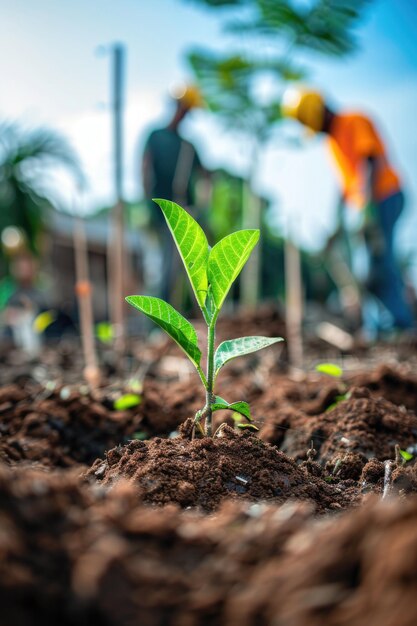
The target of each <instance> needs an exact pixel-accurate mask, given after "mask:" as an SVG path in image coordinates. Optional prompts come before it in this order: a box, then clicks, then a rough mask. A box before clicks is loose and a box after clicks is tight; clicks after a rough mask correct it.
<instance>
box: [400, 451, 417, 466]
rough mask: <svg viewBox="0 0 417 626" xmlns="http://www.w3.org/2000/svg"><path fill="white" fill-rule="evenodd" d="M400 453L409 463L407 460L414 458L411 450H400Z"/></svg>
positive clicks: (405, 461)
mask: <svg viewBox="0 0 417 626" xmlns="http://www.w3.org/2000/svg"><path fill="white" fill-rule="evenodd" d="M400 455H401V457H402V458H403V460H404V463H407V461H411V460H412V459H413V458H414V457H413V455H412V454H411V452H407V450H400Z"/></svg>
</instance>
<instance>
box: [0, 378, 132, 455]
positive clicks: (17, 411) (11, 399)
mask: <svg viewBox="0 0 417 626" xmlns="http://www.w3.org/2000/svg"><path fill="white" fill-rule="evenodd" d="M0 418H1V424H0V432H1V437H0V459H1V460H2V461H3V462H6V463H8V464H16V463H19V464H20V463H25V462H26V463H30V464H33V463H36V464H42V465H44V466H47V467H71V466H73V465H77V464H80V463H81V464H86V465H90V464H91V463H92V462H93V461H94V460H95V459H96V458H97V457H98V456H101V457H102V456H103V455H104V452H105V451H106V450H108V449H110V448H112V447H113V446H115V445H117V444H119V443H123V442H125V441H127V440H128V436H127V435H128V433H132V434H133V433H134V432H135V431H136V430H137V429H138V425H139V423H140V420H141V418H140V416H139V415H138V414H137V411H136V412H135V411H132V410H131V411H113V410H111V409H110V408H108V407H106V406H105V404H103V403H102V402H100V401H99V400H97V399H95V398H93V397H91V396H90V395H89V394H88V392H87V393H86V394H81V393H80V391H79V390H78V389H72V388H69V387H63V388H61V389H57V390H54V391H52V392H48V391H47V390H45V389H44V388H42V387H40V386H36V387H30V388H20V387H19V386H17V385H9V386H7V387H3V388H1V389H0Z"/></svg>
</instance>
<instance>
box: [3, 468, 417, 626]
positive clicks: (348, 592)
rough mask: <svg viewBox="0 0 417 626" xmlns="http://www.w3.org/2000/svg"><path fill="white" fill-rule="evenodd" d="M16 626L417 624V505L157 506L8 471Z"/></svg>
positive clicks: (7, 594) (117, 490) (6, 543)
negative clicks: (342, 508)
mask: <svg viewBox="0 0 417 626" xmlns="http://www.w3.org/2000/svg"><path fill="white" fill-rule="evenodd" d="M0 515H1V520H2V525H1V529H2V530H1V534H0V554H1V559H0V601H1V606H2V625H4V626H38V625H39V624H42V626H56V625H57V624H63V625H64V626H89V625H90V624H94V626H134V625H136V624H141V625H143V626H162V625H164V626H200V625H201V624H206V625H207V626H259V625H263V626H273V625H277V624H283V625H284V624H285V626H290V625H291V626H293V625H294V626H363V624H370V625H372V626H373V625H375V626H376V625H378V626H391V625H393V624H395V626H414V624H415V623H416V621H417V605H416V603H415V595H416V592H417V582H416V581H417V565H416V559H415V556H414V555H415V554H416V552H417V500H412V499H411V500H409V501H408V502H404V501H398V500H395V501H393V503H392V504H390V502H386V503H380V502H375V500H372V501H370V502H368V503H367V504H365V505H364V507H363V508H361V509H356V510H354V511H350V512H348V513H344V514H342V515H338V516H336V517H328V518H324V519H321V520H320V519H319V520H317V518H315V517H314V513H313V507H312V506H311V504H309V503H308V502H298V503H295V502H292V503H288V504H286V505H284V506H274V505H266V504H262V505H260V504H252V505H249V504H247V503H238V502H235V503H230V502H229V503H227V504H224V505H223V506H222V507H221V508H220V509H219V510H218V511H217V513H216V515H215V516H204V515H201V514H198V513H196V512H195V511H193V512H192V511H181V510H180V509H179V508H178V507H175V506H172V505H171V506H168V507H149V506H144V505H143V504H142V503H140V502H139V501H138V498H137V490H136V488H135V486H134V485H133V484H127V483H126V482H123V481H122V482H120V483H118V484H117V485H115V486H114V488H113V489H112V490H111V491H107V492H105V491H103V490H102V489H100V488H98V489H97V488H95V489H92V488H91V487H88V486H87V485H80V484H79V482H77V480H76V478H74V476H72V475H71V474H68V473H66V472H60V474H49V475H48V474H39V473H36V472H33V471H26V470H16V469H15V470H14V472H13V473H12V472H10V471H9V470H6V469H5V468H0Z"/></svg>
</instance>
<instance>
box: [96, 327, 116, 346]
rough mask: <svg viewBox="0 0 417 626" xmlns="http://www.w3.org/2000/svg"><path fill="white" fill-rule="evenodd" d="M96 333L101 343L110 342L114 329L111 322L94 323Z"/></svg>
mask: <svg viewBox="0 0 417 626" xmlns="http://www.w3.org/2000/svg"><path fill="white" fill-rule="evenodd" d="M96 335H97V337H98V339H100V341H101V342H102V343H111V342H112V341H113V339H114V329H113V324H111V322H99V323H98V324H96Z"/></svg>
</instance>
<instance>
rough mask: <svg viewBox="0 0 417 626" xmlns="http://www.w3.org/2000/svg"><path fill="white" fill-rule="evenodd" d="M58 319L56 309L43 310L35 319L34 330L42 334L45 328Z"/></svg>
mask: <svg viewBox="0 0 417 626" xmlns="http://www.w3.org/2000/svg"><path fill="white" fill-rule="evenodd" d="M55 320H56V313H55V311H43V313H39V315H37V316H36V317H35V319H34V320H33V324H32V327H33V330H34V331H35V333H38V335H41V334H42V333H43V332H45V330H46V329H47V328H48V326H50V325H51V324H52V323H53V322H55Z"/></svg>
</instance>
